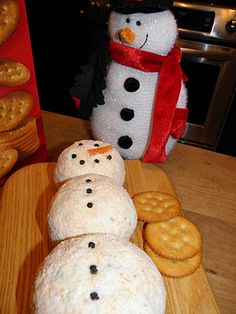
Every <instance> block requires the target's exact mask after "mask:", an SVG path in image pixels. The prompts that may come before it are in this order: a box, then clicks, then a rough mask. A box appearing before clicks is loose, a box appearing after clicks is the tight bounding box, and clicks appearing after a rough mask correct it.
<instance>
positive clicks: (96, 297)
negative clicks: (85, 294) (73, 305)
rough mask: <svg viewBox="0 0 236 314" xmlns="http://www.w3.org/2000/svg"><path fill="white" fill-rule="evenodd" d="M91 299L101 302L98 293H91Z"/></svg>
mask: <svg viewBox="0 0 236 314" xmlns="http://www.w3.org/2000/svg"><path fill="white" fill-rule="evenodd" d="M90 298H91V299H92V300H99V296H98V294H97V292H92V293H90Z"/></svg>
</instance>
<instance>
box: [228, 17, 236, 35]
mask: <svg viewBox="0 0 236 314" xmlns="http://www.w3.org/2000/svg"><path fill="white" fill-rule="evenodd" d="M225 28H226V30H227V31H228V32H229V33H233V32H235V31H236V20H230V21H228V22H227V23H226V25H225Z"/></svg>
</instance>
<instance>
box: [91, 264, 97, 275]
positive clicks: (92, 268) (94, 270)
mask: <svg viewBox="0 0 236 314" xmlns="http://www.w3.org/2000/svg"><path fill="white" fill-rule="evenodd" d="M89 269H90V273H91V274H93V275H95V274H96V273H97V272H98V269H97V266H96V265H91V266H90V267H89Z"/></svg>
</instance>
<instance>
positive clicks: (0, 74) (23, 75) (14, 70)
mask: <svg viewBox="0 0 236 314" xmlns="http://www.w3.org/2000/svg"><path fill="white" fill-rule="evenodd" d="M29 78H30V72H29V70H28V68H27V67H26V66H25V65H24V64H22V63H20V62H17V61H15V60H11V59H6V58H0V86H7V87H12V86H19V85H22V84H24V83H26V82H27V81H28V80H29Z"/></svg>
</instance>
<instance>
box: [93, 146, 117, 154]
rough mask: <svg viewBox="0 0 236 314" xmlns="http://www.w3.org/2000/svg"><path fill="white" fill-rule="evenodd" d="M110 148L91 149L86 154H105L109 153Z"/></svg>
mask: <svg viewBox="0 0 236 314" xmlns="http://www.w3.org/2000/svg"><path fill="white" fill-rule="evenodd" d="M112 148H113V147H112V146H111V145H107V146H102V147H98V148H91V149H88V153H89V155H90V156H93V155H97V154H105V153H107V152H109V151H110V150H112Z"/></svg>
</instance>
